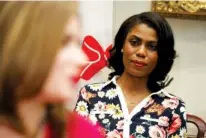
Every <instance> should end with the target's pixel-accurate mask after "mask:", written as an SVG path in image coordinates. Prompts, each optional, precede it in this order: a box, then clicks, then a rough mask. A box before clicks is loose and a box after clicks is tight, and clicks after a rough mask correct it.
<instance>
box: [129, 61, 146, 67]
mask: <svg viewBox="0 0 206 138" xmlns="http://www.w3.org/2000/svg"><path fill="white" fill-rule="evenodd" d="M132 63H134V64H135V66H136V67H144V66H147V64H146V63H145V62H143V61H138V60H132Z"/></svg>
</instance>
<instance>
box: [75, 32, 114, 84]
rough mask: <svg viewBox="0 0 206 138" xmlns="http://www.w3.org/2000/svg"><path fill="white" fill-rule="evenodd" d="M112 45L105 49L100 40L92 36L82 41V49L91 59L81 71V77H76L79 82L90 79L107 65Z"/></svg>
mask: <svg viewBox="0 0 206 138" xmlns="http://www.w3.org/2000/svg"><path fill="white" fill-rule="evenodd" d="M111 48H112V45H109V46H108V47H107V49H106V50H105V51H104V50H103V48H102V46H101V45H100V44H99V43H98V41H97V40H96V39H95V38H94V37H92V36H86V37H85V38H84V40H83V43H82V50H83V51H84V52H85V54H86V55H87V57H88V59H89V63H87V64H86V65H85V66H84V67H83V68H82V70H81V72H80V73H79V78H76V79H75V82H76V83H77V82H78V81H79V79H80V78H81V79H84V80H89V79H91V78H92V77H93V76H94V75H95V74H96V73H97V72H99V71H100V70H101V69H102V68H104V67H105V66H107V60H108V58H110V53H109V50H110V49H111Z"/></svg>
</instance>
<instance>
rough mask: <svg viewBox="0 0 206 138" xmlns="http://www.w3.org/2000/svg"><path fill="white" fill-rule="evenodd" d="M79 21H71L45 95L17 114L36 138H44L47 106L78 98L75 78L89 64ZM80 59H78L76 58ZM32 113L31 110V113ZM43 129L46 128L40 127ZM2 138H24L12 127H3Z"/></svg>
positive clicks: (20, 107)
mask: <svg viewBox="0 0 206 138" xmlns="http://www.w3.org/2000/svg"><path fill="white" fill-rule="evenodd" d="M79 28H80V27H79V24H78V20H77V18H76V17H72V18H70V19H69V20H68V23H67V25H66V27H65V32H64V33H65V34H66V36H65V39H64V40H63V47H62V48H61V49H60V50H59V51H58V52H57V56H56V60H55V61H54V63H53V66H52V67H51V70H50V72H49V75H48V78H47V79H46V81H45V84H44V85H43V88H42V91H41V92H40V94H39V95H37V97H35V98H33V99H29V100H24V101H21V102H19V104H18V105H17V110H18V113H19V115H20V118H21V120H22V121H23V123H24V126H25V128H26V131H27V133H28V134H29V135H30V136H33V135H34V134H35V133H36V132H37V135H36V138H43V137H44V132H43V129H41V128H40V124H41V123H42V120H43V119H44V116H45V113H46V106H45V104H47V103H68V101H69V100H70V99H72V98H73V96H74V95H75V93H73V92H74V82H73V77H75V76H76V75H78V73H79V68H80V66H82V65H83V64H85V61H86V60H87V57H86V55H85V54H84V53H83V52H82V51H81V50H80V46H79V43H80V30H79ZM77 55H78V58H76V56H77ZM31 109H32V110H31ZM41 127H42V128H43V126H41ZM0 135H4V136H7V138H14V137H15V138H25V137H24V136H22V135H21V134H18V133H17V132H15V131H14V130H12V129H10V128H9V127H5V126H1V127H0Z"/></svg>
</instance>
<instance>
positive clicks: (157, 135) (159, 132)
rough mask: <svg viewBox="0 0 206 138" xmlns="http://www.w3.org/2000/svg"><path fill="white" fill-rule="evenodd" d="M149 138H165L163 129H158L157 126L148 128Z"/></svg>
mask: <svg viewBox="0 0 206 138" xmlns="http://www.w3.org/2000/svg"><path fill="white" fill-rule="evenodd" d="M149 136H150V137H151V138H165V137H166V132H165V131H164V129H163V128H160V127H159V126H158V125H155V126H150V127H149Z"/></svg>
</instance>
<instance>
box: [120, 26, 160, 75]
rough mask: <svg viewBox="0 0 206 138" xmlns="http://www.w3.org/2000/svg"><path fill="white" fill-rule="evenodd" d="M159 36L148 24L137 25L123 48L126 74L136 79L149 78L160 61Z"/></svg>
mask: <svg viewBox="0 0 206 138" xmlns="http://www.w3.org/2000/svg"><path fill="white" fill-rule="evenodd" d="M157 41H158V38H157V34H156V31H155V30H154V29H152V28H151V27H149V26H147V25H146V24H143V23H142V24H137V25H135V26H134V27H133V28H132V29H131V30H130V31H129V33H128V34H127V37H126V39H125V43H124V46H123V51H122V52H123V64H124V72H126V73H129V74H130V75H133V76H135V77H140V78H142V77H148V76H149V74H150V73H151V72H152V71H153V70H154V68H155V67H156V65H157V61H158V53H157Z"/></svg>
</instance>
